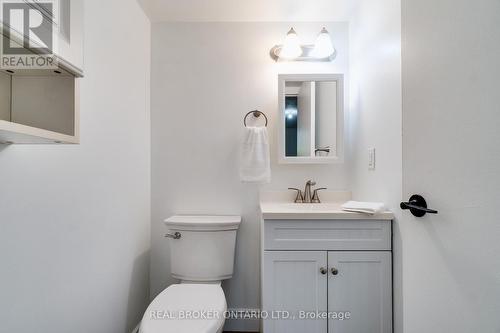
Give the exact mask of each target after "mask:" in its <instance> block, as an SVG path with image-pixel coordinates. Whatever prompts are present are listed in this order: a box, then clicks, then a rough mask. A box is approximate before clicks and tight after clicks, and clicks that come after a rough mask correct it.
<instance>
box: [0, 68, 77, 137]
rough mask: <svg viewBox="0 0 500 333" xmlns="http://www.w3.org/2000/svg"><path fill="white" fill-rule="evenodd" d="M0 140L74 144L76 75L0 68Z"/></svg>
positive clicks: (75, 134)
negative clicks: (13, 71) (9, 71)
mask: <svg viewBox="0 0 500 333" xmlns="http://www.w3.org/2000/svg"><path fill="white" fill-rule="evenodd" d="M0 97H1V98H0V144H78V143H79V142H80V135H79V114H80V112H79V109H80V101H79V79H77V78H75V77H74V76H72V75H71V74H69V73H67V72H65V73H60V74H56V73H54V72H52V71H16V72H15V74H12V73H8V72H6V71H0Z"/></svg>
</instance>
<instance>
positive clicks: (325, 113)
mask: <svg viewBox="0 0 500 333" xmlns="http://www.w3.org/2000/svg"><path fill="white" fill-rule="evenodd" d="M342 78H343V77H342V75H333V74H332V75H323V76H321V77H319V78H318V75H310V76H308V75H280V98H281V101H280V105H281V109H282V111H281V112H282V117H283V121H282V122H283V129H284V131H283V133H282V140H283V143H282V153H283V155H284V156H282V157H284V158H281V160H282V162H291V163H293V161H299V160H300V161H301V162H303V163H306V162H307V161H310V162H313V163H314V162H318V161H322V162H325V163H328V162H332V163H333V162H341V159H342V156H340V154H339V150H340V153H341V152H342V148H343V147H342V144H343V142H342V134H343V126H344V124H343V96H342V93H343V86H342V82H343V80H342ZM283 146H284V147H283ZM334 160H336V161H334Z"/></svg>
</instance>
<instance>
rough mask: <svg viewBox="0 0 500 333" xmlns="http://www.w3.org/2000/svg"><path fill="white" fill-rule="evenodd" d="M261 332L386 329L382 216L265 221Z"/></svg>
mask: <svg viewBox="0 0 500 333" xmlns="http://www.w3.org/2000/svg"><path fill="white" fill-rule="evenodd" d="M263 233H264V235H263V240H264V241H263V244H262V245H263V251H262V263H263V264H262V305H263V310H264V311H265V312H264V313H265V314H266V315H267V316H268V318H264V319H263V332H264V333H303V332H308V333H391V332H392V261H391V258H392V253H391V221H389V220H366V221H364V220H359V221H358V220H348V221H347V220H311V221H305V220H304V221H300V220H295V221H293V220H291V221H284V220H265V221H264V228H263Z"/></svg>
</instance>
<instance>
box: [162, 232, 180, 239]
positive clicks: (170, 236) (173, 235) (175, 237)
mask: <svg viewBox="0 0 500 333" xmlns="http://www.w3.org/2000/svg"><path fill="white" fill-rule="evenodd" d="M181 236H182V235H181V233H180V232H176V233H173V234H166V235H165V237H167V238H172V239H180V238H181Z"/></svg>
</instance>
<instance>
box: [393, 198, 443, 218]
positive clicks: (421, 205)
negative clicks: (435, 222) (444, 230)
mask: <svg viewBox="0 0 500 333" xmlns="http://www.w3.org/2000/svg"><path fill="white" fill-rule="evenodd" d="M401 209H403V210H406V209H409V210H410V212H411V213H412V214H413V215H414V216H416V217H422V216H425V214H427V213H429V214H437V213H438V211H437V210H434V209H429V208H427V202H426V201H425V199H424V197H422V196H421V195H418V194H415V195H412V196H411V198H410V201H409V202H402V203H401Z"/></svg>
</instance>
